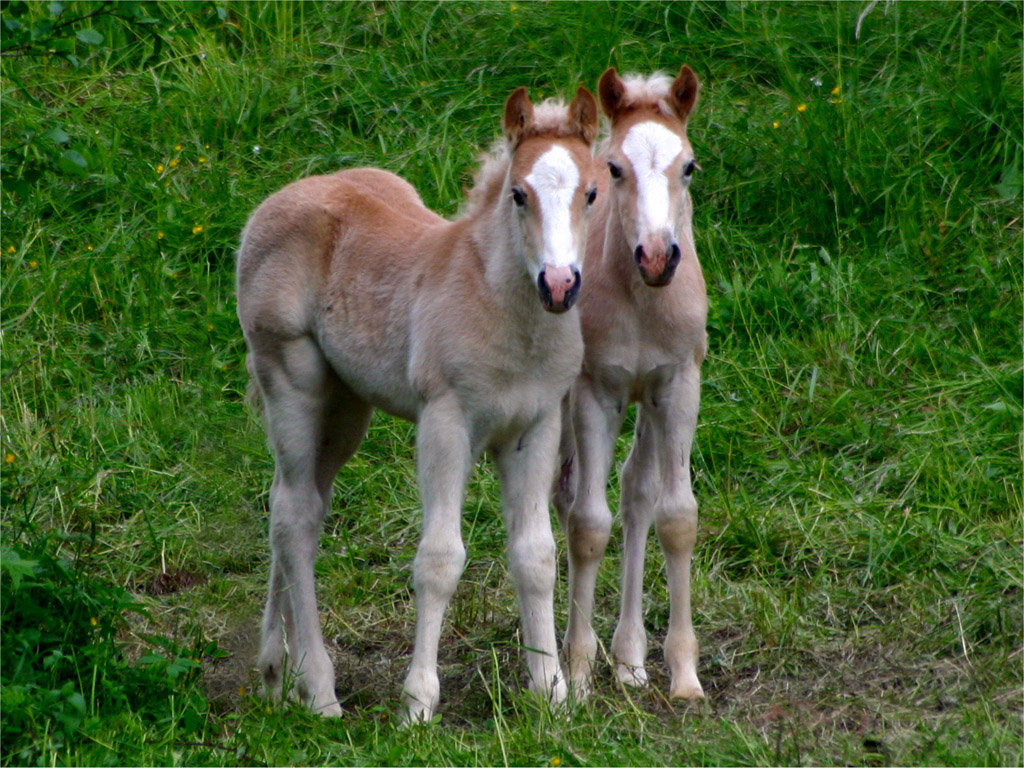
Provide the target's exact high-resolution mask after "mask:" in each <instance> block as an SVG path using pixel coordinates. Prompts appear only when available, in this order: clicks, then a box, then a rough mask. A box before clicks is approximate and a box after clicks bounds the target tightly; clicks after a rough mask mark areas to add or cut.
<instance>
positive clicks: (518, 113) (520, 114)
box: [504, 86, 533, 149]
mask: <svg viewBox="0 0 1024 768" xmlns="http://www.w3.org/2000/svg"><path fill="white" fill-rule="evenodd" d="M532 126H533V104H531V103H530V97H529V96H527V95H526V88H524V87H523V86H519V87H518V88H516V89H515V90H514V91H512V95H511V96H509V97H508V100H507V101H506V102H505V120H504V128H505V139H506V140H507V141H508V145H509V146H510V147H512V148H513V149H515V148H516V147H517V146H519V142H520V141H522V139H523V136H525V135H526V133H527V131H529V130H530V128H531V127H532Z"/></svg>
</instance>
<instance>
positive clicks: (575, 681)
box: [569, 675, 594, 702]
mask: <svg viewBox="0 0 1024 768" xmlns="http://www.w3.org/2000/svg"><path fill="white" fill-rule="evenodd" d="M593 692H594V686H593V683H592V682H591V679H590V675H579V676H574V677H573V678H572V679H571V680H570V681H569V695H570V696H571V697H572V699H573V700H574V701H577V702H580V701H586V700H587V699H589V698H590V694H592V693H593Z"/></svg>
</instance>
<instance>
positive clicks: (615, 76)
mask: <svg viewBox="0 0 1024 768" xmlns="http://www.w3.org/2000/svg"><path fill="white" fill-rule="evenodd" d="M597 93H598V95H599V96H600V97H601V108H602V109H603V110H604V113H605V114H606V115H608V117H609V118H612V117H615V113H616V112H618V110H619V105H620V104H621V103H622V97H623V96H625V95H626V85H625V83H623V82H622V78H621V77H619V73H618V72H616V71H615V67H608V69H606V70H605V71H604V74H603V75H601V79H600V81H598V83H597Z"/></svg>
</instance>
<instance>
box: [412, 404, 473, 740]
mask: <svg viewBox="0 0 1024 768" xmlns="http://www.w3.org/2000/svg"><path fill="white" fill-rule="evenodd" d="M472 461H473V457H472V448H471V445H470V437H469V431H468V429H467V426H466V423H465V418H464V416H463V413H462V411H461V410H460V409H459V407H458V403H457V402H456V401H455V398H454V397H450V398H444V399H442V400H439V401H435V402H433V403H429V404H428V405H426V406H425V407H424V409H423V411H422V412H421V414H420V419H419V426H418V429H417V432H416V466H417V473H418V476H419V488H420V502H421V503H422V505H423V535H422V537H421V538H420V544H419V547H418V548H417V550H416V559H415V560H414V561H413V585H414V587H415V590H416V642H415V645H414V647H413V653H412V663H411V664H410V665H409V672H408V674H407V675H406V677H405V684H404V686H403V692H402V699H403V705H404V707H405V716H406V717H407V718H408V720H409V721H411V722H425V721H427V720H430V719H431V718H432V717H433V716H434V713H435V712H436V711H437V705H438V702H439V701H440V696H441V683H440V680H439V679H438V676H437V649H438V644H439V643H440V639H441V625H442V623H443V621H444V613H445V609H447V607H448V602H449V601H450V600H451V597H452V594H453V593H454V592H455V587H456V585H457V584H458V581H459V577H460V576H461V575H462V569H463V566H464V565H465V563H466V548H465V547H464V546H463V544H462V529H461V523H462V498H463V494H464V493H465V488H466V482H467V480H468V477H469V471H470V468H471V466H472Z"/></svg>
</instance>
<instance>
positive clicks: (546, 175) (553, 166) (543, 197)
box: [524, 146, 580, 267]
mask: <svg viewBox="0 0 1024 768" xmlns="http://www.w3.org/2000/svg"><path fill="white" fill-rule="evenodd" d="M524 180H525V181H526V183H527V184H529V185H530V187H531V188H532V189H533V191H534V192H535V193H536V195H537V204H538V206H539V207H540V222H541V233H542V235H541V237H542V240H543V242H542V250H543V252H542V253H541V255H540V262H541V264H542V265H543V264H548V265H550V266H552V267H567V266H571V265H573V264H575V263H576V244H575V242H574V241H573V236H572V198H573V195H574V194H575V193H576V187H577V186H578V185H579V183H580V172H579V169H578V168H577V167H576V163H574V162H573V159H572V155H570V154H569V152H568V150H566V149H565V147H559V146H554V147H551V149H549V150H548V151H547V152H545V153H544V154H543V155H541V156H540V157H539V158H537V162H535V163H534V164H533V168H531V169H530V175H529V176H527V177H526V178H525V179H524Z"/></svg>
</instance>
